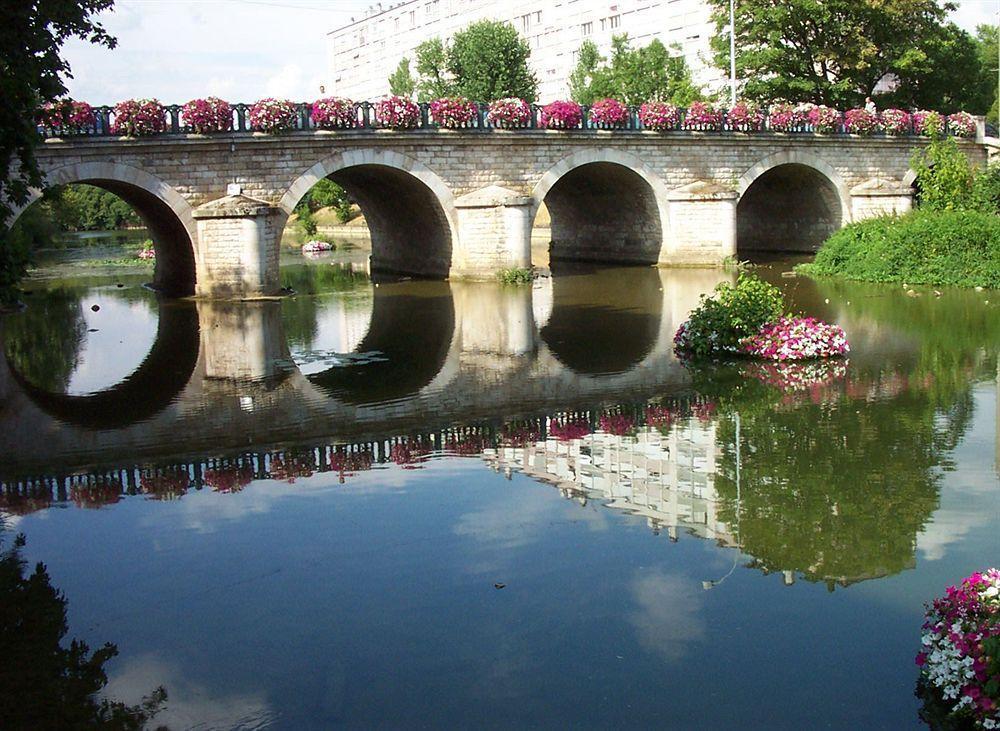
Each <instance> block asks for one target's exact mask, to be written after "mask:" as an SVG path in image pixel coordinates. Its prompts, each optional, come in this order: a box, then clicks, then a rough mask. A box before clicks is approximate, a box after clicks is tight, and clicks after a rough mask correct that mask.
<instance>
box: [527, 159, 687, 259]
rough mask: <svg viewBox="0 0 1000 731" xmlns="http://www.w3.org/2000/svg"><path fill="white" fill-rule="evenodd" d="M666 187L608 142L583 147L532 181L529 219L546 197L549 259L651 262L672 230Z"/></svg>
mask: <svg viewBox="0 0 1000 731" xmlns="http://www.w3.org/2000/svg"><path fill="white" fill-rule="evenodd" d="M667 194H668V190H667V186H666V184H665V183H664V182H663V180H662V179H661V178H660V177H659V176H658V175H655V174H654V173H653V172H652V171H650V170H649V168H647V167H646V165H645V164H644V163H643V161H642V160H641V159H640V158H639V157H637V156H636V155H633V154H632V153H629V152H624V151H621V150H616V149H613V148H610V147H598V148H596V149H589V150H581V151H579V152H575V153H573V154H572V155H569V156H567V157H565V158H563V159H562V160H560V161H559V162H558V163H556V164H555V165H554V166H552V167H551V168H550V169H549V170H548V171H546V172H545V174H544V175H543V176H542V177H541V179H540V180H539V181H538V183H536V184H535V187H534V189H533V190H532V193H531V197H532V199H533V201H532V206H533V210H532V212H531V217H532V220H534V217H535V215H536V214H537V213H538V208H539V206H541V204H542V203H543V202H544V203H545V205H546V207H547V208H548V210H549V214H550V216H551V219H552V223H551V226H552V243H551V245H550V246H551V248H550V258H552V259H553V260H558V259H573V260H578V261H599V262H612V263H622V264H655V263H656V262H657V261H659V260H660V255H661V250H662V249H663V246H664V239H665V236H666V232H667V231H669V230H670V214H669V206H668V203H667Z"/></svg>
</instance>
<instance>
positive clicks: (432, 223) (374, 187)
mask: <svg viewBox="0 0 1000 731" xmlns="http://www.w3.org/2000/svg"><path fill="white" fill-rule="evenodd" d="M323 178H330V179H331V180H333V181H334V182H336V183H337V184H339V185H341V186H342V187H343V188H344V189H345V190H347V192H348V193H349V194H350V195H351V196H352V197H353V198H354V199H355V200H357V201H358V205H359V206H360V207H361V211H362V213H363V214H364V216H365V221H366V222H367V224H368V229H369V231H370V232H371V237H372V268H373V269H375V270H382V271H391V272H400V273H405V274H415V275H418V276H431V277H438V278H444V277H446V276H447V275H448V272H449V270H450V268H451V257H452V247H453V245H454V242H456V241H457V240H458V233H457V232H458V225H457V217H456V214H455V207H454V203H453V196H452V193H451V190H450V189H449V188H448V186H447V185H445V183H444V181H442V180H441V178H439V177H438V176H437V175H436V174H435V173H433V172H432V171H431V170H430V169H429V168H427V167H426V166H425V165H422V164H421V163H419V162H417V161H416V160H412V159H410V158H408V157H406V156H405V155H401V154H400V153H398V152H391V151H387V150H375V149H362V150H349V151H346V152H338V153H336V154H334V155H331V156H330V157H328V158H326V159H324V160H321V161H320V162H318V163H316V164H315V165H313V166H312V167H311V168H309V169H308V170H306V171H305V172H304V173H302V174H301V175H300V176H299V177H298V178H296V180H295V181H294V182H293V183H292V184H291V185H290V186H289V188H288V190H287V191H286V192H285V194H284V196H283V197H282V198H281V202H280V203H279V206H280V207H281V209H282V210H283V211H284V212H285V213H286V214H289V215H291V213H292V211H293V210H294V209H295V206H296V205H297V204H298V202H299V201H300V200H302V197H303V196H304V195H305V194H306V193H308V192H309V190H310V189H312V187H313V186H314V185H316V183H318V182H319V181H320V180H322V179H323Z"/></svg>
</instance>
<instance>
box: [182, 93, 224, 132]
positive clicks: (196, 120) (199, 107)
mask: <svg viewBox="0 0 1000 731" xmlns="http://www.w3.org/2000/svg"><path fill="white" fill-rule="evenodd" d="M181 122H182V124H183V125H184V126H185V127H186V128H187V129H188V130H190V131H191V132H195V133H196V134H208V133H210V132H228V131H229V130H231V129H232V128H233V108H232V107H231V106H230V105H229V102H227V101H223V100H222V99H219V98H218V97H214V96H210V97H208V98H207V99H192V100H191V101H189V102H188V103H187V104H185V105H184V106H183V107H181Z"/></svg>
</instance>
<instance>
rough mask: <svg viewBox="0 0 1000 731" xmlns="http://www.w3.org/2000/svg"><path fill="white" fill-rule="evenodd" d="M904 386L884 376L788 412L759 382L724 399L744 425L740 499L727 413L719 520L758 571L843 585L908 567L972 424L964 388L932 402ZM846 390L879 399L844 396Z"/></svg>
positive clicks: (809, 399) (721, 432)
mask: <svg viewBox="0 0 1000 731" xmlns="http://www.w3.org/2000/svg"><path fill="white" fill-rule="evenodd" d="M882 382H884V383H887V384H888V386H886V388H889V389H890V391H889V392H890V393H892V395H891V396H890V397H888V398H886V397H885V396H884V395H881V392H882V390H883V389H881V388H880V386H879V383H882ZM900 383H907V381H906V379H903V378H901V377H899V376H898V374H891V373H890V374H884V376H883V377H882V378H881V379H879V381H878V383H874V384H859V383H857V382H856V381H855V382H854V383H847V384H843V390H842V391H841V392H839V393H835V392H834V393H828V394H827V395H826V397H825V398H823V399H819V400H818V402H817V400H816V399H815V398H814V396H815V394H812V393H810V392H804V393H802V395H801V398H800V401H799V402H798V403H796V404H790V403H788V401H787V398H788V394H784V395H781V394H780V393H777V392H775V393H774V394H767V393H765V392H761V391H760V389H761V388H765V389H768V388H771V389H772V390H774V389H773V387H769V386H766V385H764V384H761V383H759V382H758V383H757V384H749V385H747V386H746V390H745V391H744V392H743V393H742V394H739V396H738V397H737V398H736V399H735V400H729V401H728V404H727V406H728V408H727V410H739V411H740V414H741V417H742V431H741V434H742V436H741V448H742V461H741V474H740V477H741V488H742V489H741V494H740V497H741V500H740V501H739V502H737V500H736V497H737V489H736V453H735V444H734V440H735V429H734V420H733V419H732V418H730V417H729V416H725V417H723V418H722V419H720V422H719V428H718V432H717V438H718V445H719V449H720V452H719V454H720V460H719V465H718V474H717V477H716V483H715V484H716V487H717V489H718V491H719V494H720V497H721V500H722V503H721V505H720V509H719V515H720V518H721V519H722V520H724V521H726V522H727V523H728V524H729V525H732V526H736V525H737V523H738V526H739V527H738V534H739V541H740V544H741V546H742V548H743V550H744V551H745V552H747V553H749V554H751V555H753V556H754V557H755V558H756V565H758V566H760V567H762V568H764V569H766V570H792V571H798V572H801V573H802V574H803V575H804V576H805V577H806V578H807V579H809V580H813V581H820V580H822V581H827V582H834V581H839V582H841V583H850V582H854V581H860V580H862V579H865V578H871V577H876V576H885V575H891V574H894V573H897V572H899V571H902V570H903V569H905V568H907V567H909V566H912V565H913V561H914V550H915V546H916V535H917V533H918V532H919V531H920V530H921V529H922V528H923V526H924V524H925V523H926V521H927V520H928V518H929V517H930V516H931V514H932V513H933V511H934V510H935V509H936V508H937V505H938V490H939V482H940V473H941V471H942V470H944V469H948V468H949V467H950V466H951V462H950V457H949V455H950V452H951V451H952V450H953V449H954V448H955V446H956V444H957V443H958V441H959V440H960V439H961V437H962V435H963V434H964V433H965V430H966V428H967V427H968V425H969V423H970V420H971V414H972V399H971V394H970V392H969V390H968V389H965V390H963V391H959V392H952V393H951V396H950V397H948V398H938V397H937V396H936V395H935V394H934V393H933V392H928V391H926V390H924V389H923V388H922V387H920V384H919V382H917V381H916V379H915V384H914V385H915V386H916V387H910V388H906V389H904V388H901V387H900V388H897V387H896V386H898V385H899V384H900ZM852 390H853V391H854V392H857V393H864V394H868V393H876V394H880V395H877V397H874V398H861V399H857V398H851V397H849V396H848V395H847V393H848V392H850V391H852ZM751 395H752V396H751ZM831 586H832V583H831Z"/></svg>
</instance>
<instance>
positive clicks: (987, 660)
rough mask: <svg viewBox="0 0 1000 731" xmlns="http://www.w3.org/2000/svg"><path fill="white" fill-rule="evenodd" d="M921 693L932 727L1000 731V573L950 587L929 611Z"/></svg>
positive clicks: (922, 652)
mask: <svg viewBox="0 0 1000 731" xmlns="http://www.w3.org/2000/svg"><path fill="white" fill-rule="evenodd" d="M920 643H921V649H920V652H919V653H917V657H916V663H917V665H918V666H919V667H920V680H919V682H918V684H917V694H918V695H919V696H920V697H922V698H923V700H924V707H923V708H922V709H921V711H920V716H921V718H922V719H923V720H924V721H927V722H928V723H929V724H931V726H932V727H942V726H947V727H948V728H959V727H961V728H965V727H967V726H968V727H971V728H978V729H996V728H1000V569H995V568H992V569H988V570H986V571H984V572H982V573H978V572H977V573H974V574H972V575H971V576H967V577H966V578H964V579H962V582H961V583H960V584H959V585H958V586H949V587H948V588H947V590H946V591H945V595H944V596H943V597H940V598H938V599H935V600H934V602H933V603H932V604H931V605H930V606H928V607H927V612H926V615H925V621H924V625H923V634H922V636H921V640H920Z"/></svg>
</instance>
